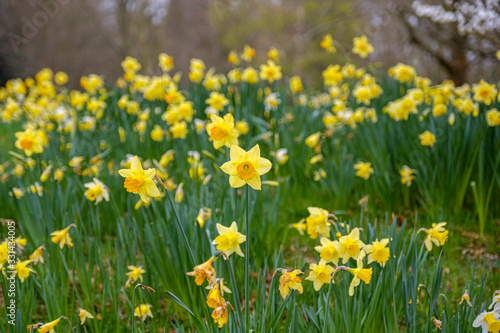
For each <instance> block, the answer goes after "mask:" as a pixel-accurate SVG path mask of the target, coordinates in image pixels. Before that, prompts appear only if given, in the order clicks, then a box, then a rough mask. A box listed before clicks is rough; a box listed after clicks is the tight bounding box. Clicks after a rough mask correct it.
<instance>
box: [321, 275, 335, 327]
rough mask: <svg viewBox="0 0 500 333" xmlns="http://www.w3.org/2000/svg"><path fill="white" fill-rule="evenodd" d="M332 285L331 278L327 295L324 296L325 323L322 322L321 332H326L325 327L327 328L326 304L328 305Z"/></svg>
mask: <svg viewBox="0 0 500 333" xmlns="http://www.w3.org/2000/svg"><path fill="white" fill-rule="evenodd" d="M332 284H333V278H332V281H330V283H329V284H328V293H327V294H326V301H325V319H324V320H325V321H324V322H323V332H328V331H327V329H326V327H327V322H328V303H330V292H331V291H332Z"/></svg>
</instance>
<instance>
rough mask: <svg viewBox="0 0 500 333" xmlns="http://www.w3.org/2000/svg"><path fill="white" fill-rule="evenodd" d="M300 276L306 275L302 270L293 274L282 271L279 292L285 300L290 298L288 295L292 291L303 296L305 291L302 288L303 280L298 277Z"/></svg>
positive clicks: (294, 271)
mask: <svg viewBox="0 0 500 333" xmlns="http://www.w3.org/2000/svg"><path fill="white" fill-rule="evenodd" d="M300 274H304V273H303V272H302V271H301V270H300V269H296V270H293V271H291V272H288V271H287V270H285V269H281V277H280V285H279V290H280V294H281V297H283V299H285V298H286V297H287V296H288V294H289V293H290V289H294V290H297V291H298V292H299V293H301V294H302V292H303V290H304V289H303V287H302V279H301V278H300V277H299V276H297V275H300Z"/></svg>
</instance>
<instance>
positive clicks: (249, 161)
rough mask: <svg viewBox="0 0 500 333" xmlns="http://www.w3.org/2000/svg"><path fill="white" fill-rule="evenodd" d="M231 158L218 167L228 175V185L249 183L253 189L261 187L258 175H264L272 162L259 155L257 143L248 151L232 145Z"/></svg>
mask: <svg viewBox="0 0 500 333" xmlns="http://www.w3.org/2000/svg"><path fill="white" fill-rule="evenodd" d="M230 157H231V160H230V161H229V162H226V163H224V164H223V165H222V166H221V167H220V168H221V170H222V171H224V172H225V173H227V174H228V175H229V185H231V187H234V188H239V187H242V186H243V185H245V184H248V185H250V187H252V188H253V189H254V190H260V189H261V180H260V176H262V175H265V174H266V173H267V172H268V171H269V170H270V169H271V167H272V163H271V162H270V161H269V160H268V159H265V158H262V157H260V148H259V145H255V146H254V147H253V148H252V149H250V150H249V151H248V152H246V151H244V150H243V149H241V148H240V147H238V146H236V145H233V146H231V150H230Z"/></svg>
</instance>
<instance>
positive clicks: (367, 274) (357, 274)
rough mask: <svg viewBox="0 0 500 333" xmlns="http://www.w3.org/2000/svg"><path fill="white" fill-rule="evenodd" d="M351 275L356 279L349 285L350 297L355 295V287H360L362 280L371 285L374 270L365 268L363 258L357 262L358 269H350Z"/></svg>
mask: <svg viewBox="0 0 500 333" xmlns="http://www.w3.org/2000/svg"><path fill="white" fill-rule="evenodd" d="M348 271H349V273H351V274H352V275H354V278H353V279H352V281H351V284H350V285H349V296H353V295H354V287H357V286H359V284H360V282H361V280H363V282H364V283H366V284H369V283H370V280H371V278H372V272H373V269H372V268H368V269H366V268H363V257H359V258H358V260H357V267H356V268H350V269H349V270H348Z"/></svg>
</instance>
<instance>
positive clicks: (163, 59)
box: [158, 53, 174, 72]
mask: <svg viewBox="0 0 500 333" xmlns="http://www.w3.org/2000/svg"><path fill="white" fill-rule="evenodd" d="M158 66H160V68H161V70H162V71H163V72H169V71H170V70H171V69H172V68H174V58H173V57H172V56H169V55H168V54H166V53H161V54H160V55H159V56H158Z"/></svg>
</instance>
